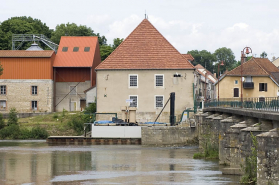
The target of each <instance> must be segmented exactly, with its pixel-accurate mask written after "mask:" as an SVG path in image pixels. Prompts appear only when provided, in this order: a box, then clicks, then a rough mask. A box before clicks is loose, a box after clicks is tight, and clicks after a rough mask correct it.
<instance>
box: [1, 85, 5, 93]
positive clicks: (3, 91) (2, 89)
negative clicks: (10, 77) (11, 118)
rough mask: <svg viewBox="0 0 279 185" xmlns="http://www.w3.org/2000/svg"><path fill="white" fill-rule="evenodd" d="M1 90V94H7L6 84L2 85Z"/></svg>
mask: <svg viewBox="0 0 279 185" xmlns="http://www.w3.org/2000/svg"><path fill="white" fill-rule="evenodd" d="M0 91H1V94H6V86H5V85H1V86H0Z"/></svg>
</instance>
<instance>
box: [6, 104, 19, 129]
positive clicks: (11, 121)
mask: <svg viewBox="0 0 279 185" xmlns="http://www.w3.org/2000/svg"><path fill="white" fill-rule="evenodd" d="M17 124H18V119H17V111H16V109H15V108H11V109H10V112H9V118H8V126H11V125H17Z"/></svg>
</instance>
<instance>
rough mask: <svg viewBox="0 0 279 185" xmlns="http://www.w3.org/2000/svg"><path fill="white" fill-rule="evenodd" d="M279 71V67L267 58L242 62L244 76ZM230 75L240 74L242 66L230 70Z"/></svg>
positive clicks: (262, 74) (264, 74)
mask: <svg viewBox="0 0 279 185" xmlns="http://www.w3.org/2000/svg"><path fill="white" fill-rule="evenodd" d="M276 72H279V69H278V68H277V67H276V66H275V65H274V64H273V63H272V62H270V61H269V60H268V59H267V58H255V57H253V58H251V59H250V60H249V61H247V62H245V63H243V64H242V74H243V75H244V76H247V75H249V76H269V75H271V73H276ZM226 75H228V76H240V75H241V66H238V67H236V68H234V69H233V70H231V71H229V72H228V73H227V74H226Z"/></svg>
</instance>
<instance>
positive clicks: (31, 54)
mask: <svg viewBox="0 0 279 185" xmlns="http://www.w3.org/2000/svg"><path fill="white" fill-rule="evenodd" d="M53 54H54V51H52V50H44V51H26V50H0V58H19V57H20V58H22V57H25V58H48V57H51V56H52V55H53Z"/></svg>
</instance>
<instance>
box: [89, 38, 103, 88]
mask: <svg viewBox="0 0 279 185" xmlns="http://www.w3.org/2000/svg"><path fill="white" fill-rule="evenodd" d="M100 63H101V55H100V47H99V43H98V42H97V46H96V49H95V55H94V60H93V66H92V71H91V73H92V82H91V86H94V85H96V71H95V68H96V67H97V66H98V65H99V64H100Z"/></svg>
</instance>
